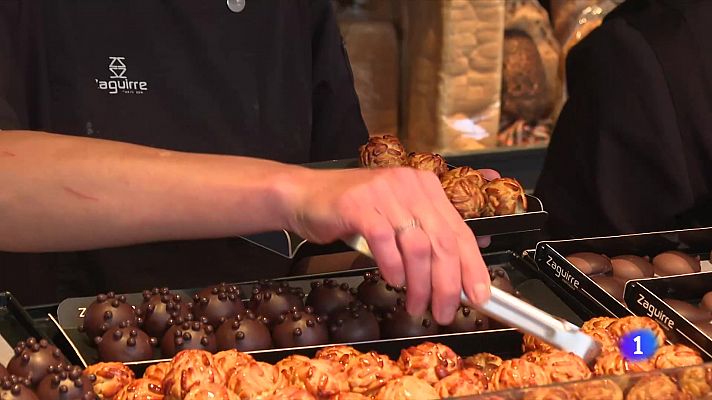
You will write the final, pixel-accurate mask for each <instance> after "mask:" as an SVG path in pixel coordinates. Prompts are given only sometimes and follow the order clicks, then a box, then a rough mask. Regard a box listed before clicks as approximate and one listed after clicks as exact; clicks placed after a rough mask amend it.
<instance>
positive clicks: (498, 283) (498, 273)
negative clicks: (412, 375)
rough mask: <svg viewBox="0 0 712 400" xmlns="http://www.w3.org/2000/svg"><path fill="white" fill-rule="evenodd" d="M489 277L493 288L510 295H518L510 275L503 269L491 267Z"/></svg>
mask: <svg viewBox="0 0 712 400" xmlns="http://www.w3.org/2000/svg"><path fill="white" fill-rule="evenodd" d="M489 276H490V281H491V284H492V286H494V287H496V288H497V289H499V290H502V291H505V292H507V293H509V294H516V291H515V290H514V286H512V281H510V280H509V274H507V271H505V270H504V268H502V267H489Z"/></svg>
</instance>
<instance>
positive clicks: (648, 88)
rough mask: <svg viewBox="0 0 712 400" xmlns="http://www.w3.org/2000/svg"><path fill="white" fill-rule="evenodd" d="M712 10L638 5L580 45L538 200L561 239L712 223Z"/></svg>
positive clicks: (690, 1)
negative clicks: (711, 23) (567, 96)
mask: <svg viewBox="0 0 712 400" xmlns="http://www.w3.org/2000/svg"><path fill="white" fill-rule="evenodd" d="M710 18H712V2H710V1H705V0H680V1H678V0H669V1H667V0H628V1H626V2H625V3H623V4H622V5H620V6H619V7H618V8H617V9H615V10H614V11H612V12H611V13H610V14H609V15H608V16H607V17H606V18H605V21H604V22H603V24H602V25H601V26H600V27H599V28H597V29H596V30H595V31H593V32H592V33H591V34H590V35H589V36H588V37H586V38H585V39H584V40H582V41H581V43H579V44H578V45H577V46H575V47H574V48H573V49H572V50H571V52H570V54H569V57H568V60H567V70H566V71H567V72H566V74H567V81H568V92H569V99H568V101H567V103H566V105H565V107H564V109H563V111H562V113H561V116H560V118H559V121H558V123H557V126H556V129H555V131H554V134H553V135H552V140H551V143H550V146H549V150H548V154H547V158H546V162H545V165H544V169H543V171H542V174H541V177H540V179H539V182H538V184H537V188H536V195H537V196H539V197H540V198H541V199H542V202H543V204H544V208H545V209H546V210H547V211H548V212H549V219H548V227H547V230H548V234H549V235H550V236H552V237H556V238H566V237H573V236H576V237H585V236H594V235H612V234H625V233H634V232H649V231H658V230H666V229H677V228H687V227H696V226H711V225H712V173H710V171H712V133H710V132H711V131H712V40H710V38H711V37H712V26H711V25H710V24H709V20H710Z"/></svg>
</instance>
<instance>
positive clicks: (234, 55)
mask: <svg viewBox="0 0 712 400" xmlns="http://www.w3.org/2000/svg"><path fill="white" fill-rule="evenodd" d="M0 7H1V8H0V79H1V81H0V128H1V129H3V130H17V129H27V130H34V131H46V132H54V133H62V134H68V135H75V136H81V137H89V138H97V139H109V140H112V141H119V142H125V143H132V144H139V145H146V146H152V147H156V148H161V149H167V150H172V151H179V152H191V153H204V154H226V155H240V156H249V157H255V158H263V159H272V160H278V161H281V162H286V163H297V164H299V163H307V162H312V161H322V160H328V159H339V158H352V157H355V156H356V155H357V151H358V147H359V145H360V144H362V143H364V142H365V141H366V139H367V132H366V128H365V125H364V122H363V120H362V117H361V114H360V109H359V103H358V99H357V97H356V94H355V91H354V88H353V76H352V72H351V70H350V67H349V62H348V59H347V56H346V51H345V48H344V44H343V42H342V39H341V36H340V34H339V31H338V27H337V24H336V20H335V18H334V14H333V10H332V9H331V4H330V2H329V1H328V0H312V1H307V0H281V1H278V0H273V1H263V0H260V1H249V0H248V1H247V2H245V1H244V0H230V1H228V2H227V7H226V3H225V1H219V0H214V1H200V2H196V1H193V0H174V1H170V2H146V1H143V0H129V1H123V2H92V3H85V2H74V1H68V0H64V1H63V0H43V1H36V2H24V1H20V0H17V1H12V0H11V1H5V2H2V3H0ZM0 135H3V133H2V132H0ZM5 135H6V138H9V137H10V136H9V135H10V134H9V133H5ZM16 135H18V134H17V133H16ZM19 135H20V136H17V138H18V139H17V140H23V139H22V135H21V134H19ZM30 136H32V135H31V134H30ZM32 138H33V139H32V140H35V139H37V141H38V143H40V142H42V143H45V142H43V140H44V139H43V138H41V137H36V136H32ZM11 140H12V139H11ZM57 140H60V142H57V143H60V144H58V145H57V146H60V147H61V146H64V145H65V142H62V141H61V139H57ZM72 143H73V142H71V143H70V142H66V145H67V146H69V147H71V148H74V147H73V146H74V144H72ZM45 145H46V143H45ZM38 146H40V147H41V145H40V144H38ZM80 146H85V147H82V148H84V149H86V151H88V152H92V151H99V152H101V151H105V150H104V149H103V148H102V147H101V146H100V145H97V146H96V147H94V143H86V144H82V145H80ZM107 146H109V148H110V149H111V150H106V151H107V154H109V155H110V157H113V155H114V154H115V151H118V150H115V149H114V148H113V147H111V146H110V145H107ZM125 151H126V152H127V154H131V156H127V157H128V158H129V159H131V160H134V159H133V156H134V155H135V152H138V153H140V152H141V151H142V150H136V149H133V148H131V149H129V148H127V149H126V150H125ZM38 152H41V151H39V150H38ZM110 157H109V158H110ZM196 157H197V156H196ZM184 158H185V159H184ZM179 159H180V160H181V161H180V162H179V164H180V166H181V168H184V167H185V164H184V162H187V163H188V164H189V163H190V161H186V159H188V160H189V159H190V158H188V157H183V158H181V157H179ZM200 160H203V161H205V164H200V162H199V161H196V163H197V164H196V168H203V167H205V168H208V167H207V165H208V164H210V165H213V164H214V163H217V164H219V165H221V166H222V165H223V164H222V161H221V160H220V159H219V158H210V157H208V158H200ZM206 160H207V161H206ZM152 161H153V159H152ZM255 163H257V161H255ZM147 165H150V166H155V164H147ZM226 165H230V164H229V163H227V164H226ZM238 165H241V166H242V167H245V168H246V167H247V164H238ZM259 165H263V164H259ZM48 168H51V167H50V166H48ZM238 168H240V167H238ZM265 168H266V167H265ZM246 169H247V168H246ZM177 170H180V169H177ZM186 171H187V170H186ZM206 171H207V172H209V173H210V174H215V173H217V172H216V170H214V169H210V168H208V169H206ZM290 171H292V170H290ZM147 172H149V171H147ZM255 174H257V173H255ZM356 174H360V175H353V173H352V175H344V178H343V179H342V181H343V182H345V183H346V184H347V185H349V184H350V183H349V182H348V181H349V180H350V179H353V180H354V181H358V180H360V179H361V180H363V183H364V184H365V183H366V182H369V181H370V180H371V179H373V178H374V177H375V176H376V175H377V174H378V173H375V172H373V173H372V172H369V171H360V172H356ZM363 174H366V175H364V176H362V175H363ZM393 174H398V172H393V173H391V172H386V173H385V175H384V176H391V175H393ZM210 176H212V175H210ZM344 179H345V181H344ZM427 179H429V178H427ZM427 179H426V180H427ZM318 183H319V182H312V185H311V186H313V187H316V185H318ZM428 184H429V185H430V186H433V185H435V182H432V181H429V182H428ZM179 186H180V185H179ZM334 186H338V185H334ZM437 188H438V191H437V193H438V194H436V195H433V194H432V193H435V192H432V193H430V194H427V195H425V194H424V195H423V196H418V195H417V194H416V195H413V194H412V193H411V194H410V195H409V196H410V197H409V198H411V197H412V198H414V199H415V200H416V202H418V201H420V204H415V206H418V207H420V206H425V207H426V208H427V207H431V208H432V207H433V205H434V203H431V201H435V200H437V201H441V202H442V201H443V199H444V194H442V190H440V189H439V183H438V184H437ZM64 189H65V191H66V192H67V193H65V194H69V195H72V196H75V197H77V198H81V199H83V200H92V194H86V193H83V192H82V191H81V190H76V189H74V188H64ZM327 189H328V190H334V187H332V188H327ZM336 189H338V188H336ZM199 195H200V194H196V196H199ZM203 195H204V194H203ZM397 196H403V194H402V193H397ZM178 197H180V196H178ZM366 197H368V196H366ZM433 198H435V200H433ZM244 200H245V201H254V200H251V199H247V198H245V199H244ZM258 200H261V198H258ZM379 200H380V199H379ZM396 200H397V199H396ZM444 200H445V201H446V200H447V199H444ZM137 202H139V200H137ZM235 206H236V207H239V204H236V205H235ZM398 207H401V206H400V205H398ZM421 208H422V207H421ZM446 210H447V212H445V213H444V214H447V216H449V217H452V216H453V215H456V212H455V211H454V210H453V209H452V207H446ZM397 211H398V210H395V211H393V212H391V211H389V210H386V212H384V213H383V215H384V217H385V216H388V215H389V214H393V213H397ZM136 212H141V210H137V211H136ZM426 214H427V213H426ZM406 217H408V215H405V214H404V215H403V218H401V221H400V222H396V221H391V222H392V224H393V229H392V232H389V234H390V235H395V237H392V238H391V239H390V240H392V241H393V244H394V245H393V251H399V250H397V248H396V247H395V240H396V239H398V240H399V244H400V245H402V244H403V242H402V241H403V240H404V239H403V238H404V237H406V236H412V235H420V236H425V235H426V232H425V230H428V229H430V228H429V226H434V225H433V221H434V222H438V223H440V224H442V223H444V221H443V220H442V218H443V216H442V215H436V216H433V218H435V219H434V220H433V221H428V218H426V215H425V214H423V217H424V218H423V220H421V221H420V222H421V223H422V226H421V225H419V224H409V223H408V224H406V222H407V221H406V220H410V219H413V218H415V217H417V213H416V214H414V215H413V216H409V218H410V219H409V218H406ZM226 218H228V217H227V216H226ZM119 219H120V217H119ZM413 220H414V221H415V219H413ZM452 221H454V220H451V221H450V225H452ZM67 223H68V224H72V223H78V222H74V221H69V222H67ZM399 224H400V225H399ZM429 224H430V225H429ZM454 224H455V225H454V226H456V228H453V229H456V230H458V231H459V233H458V234H459V235H461V236H463V237H465V238H464V239H463V240H464V242H463V241H462V240H460V241H449V242H448V243H447V244H446V245H443V246H440V245H438V246H436V247H437V248H434V250H433V251H434V252H435V254H434V258H433V260H435V261H433V263H434V265H433V266H435V264H437V263H445V264H446V266H445V267H444V268H445V269H443V270H442V271H443V272H440V273H439V274H434V275H433V278H434V279H439V280H440V281H434V282H433V287H436V288H437V287H443V288H446V291H447V293H445V294H444V295H443V296H440V293H439V290H437V289H436V295H435V299H436V308H438V310H435V311H436V316H437V314H441V318H440V319H441V320H442V315H446V314H451V313H453V312H454V308H455V307H456V306H457V302H459V300H457V301H456V297H457V295H458V294H459V289H458V290H455V289H457V288H459V287H460V286H461V285H459V282H460V279H461V276H460V275H461V273H462V275H463V276H462V279H467V280H468V281H469V282H473V284H474V283H478V288H479V290H480V291H482V292H483V293H482V294H480V295H479V297H478V296H475V294H474V291H475V289H474V288H473V287H472V286H469V287H467V288H466V289H467V290H468V293H470V294H471V295H472V297H473V298H475V297H478V298H480V299H481V298H483V296H486V295H487V294H486V285H487V282H486V281H487V275H486V270H485V269H484V266H483V263H482V260H481V257H479V253H478V252H477V250H476V244H475V241H474V237H473V236H472V234H471V232H469V230H467V229H466V227H465V225H464V223H462V221H461V219H460V218H459V216H457V222H455V223H454ZM406 226H407V227H406ZM190 228H192V227H180V229H186V230H190ZM401 228H402V229H401ZM411 228H414V229H411ZM421 228H422V229H421ZM450 228H451V227H448V228H446V229H447V230H449V229H450ZM73 229H75V230H81V229H89V228H84V227H73ZM106 229H111V228H106ZM340 229H341V228H340ZM366 230H368V229H366ZM218 231H219V230H218ZM430 231H431V232H430V233H432V231H433V229H430ZM206 232H208V233H207V234H206V235H205V236H207V237H213V235H214V234H215V233H216V231H214V230H208V231H206ZM361 233H369V232H361ZM448 233H451V232H448ZM159 236H160V237H166V236H171V235H170V234H168V235H166V234H163V235H159ZM182 236H184V235H182V234H176V237H178V238H183V237H182ZM197 236H201V235H200V234H199V235H197ZM308 236H309V235H307V237H308ZM376 236H378V235H376ZM151 237H153V236H151ZM450 237H451V238H454V237H455V236H454V235H452V234H450ZM425 238H426V239H427V238H428V236H425ZM332 239H335V238H332ZM427 240H428V242H427V243H428V251H427V263H425V264H423V263H422V262H420V264H419V265H418V266H417V267H418V268H419V269H420V270H419V271H416V269H414V268H411V269H410V271H411V272H412V274H409V275H412V276H408V282H409V283H410V281H411V280H412V279H413V277H414V276H416V275H422V274H423V273H424V271H426V272H428V276H427V279H426V280H425V281H422V282H418V283H417V284H415V285H410V286H411V287H412V289H413V290H410V291H409V293H411V292H412V294H409V296H413V297H415V298H417V299H418V300H419V301H418V302H417V303H418V304H416V303H413V304H416V308H421V307H424V306H425V304H426V303H427V300H428V297H429V296H430V289H431V288H430V282H429V280H430V273H429V271H430V264H431V262H430V261H431V260H430V243H429V240H430V239H427ZM119 242H120V243H121V241H120V240H119ZM459 242H462V243H459ZM102 243H103V242H102ZM419 243H421V244H422V243H423V241H422V240H420V241H419ZM463 243H464V245H463ZM453 244H454V246H455V248H453V247H452V246H453ZM372 245H373V243H372ZM458 245H463V246H462V247H461V248H460V249H458V248H457V246H458ZM406 247H408V246H406ZM421 247H422V246H421ZM92 248H93V246H92ZM441 248H445V250H444V251H441ZM463 248H466V249H467V250H466V251H465V253H467V254H466V255H464V256H466V257H467V258H468V260H467V261H466V262H463V265H464V264H465V263H466V264H467V265H468V268H463V271H460V263H459V262H457V258H455V259H453V257H458V256H459V254H457V253H459V252H461V251H462V249H463ZM33 250H34V249H33ZM374 250H376V249H374ZM406 253H407V252H404V255H403V257H405V258H408V256H407V255H406ZM438 253H439V254H440V255H441V256H447V257H441V258H442V260H438V257H437V255H438ZM377 255H378V254H377ZM381 256H382V255H381ZM422 256H424V254H421V258H423V257H422ZM464 256H463V257H464ZM25 257H27V258H25ZM398 258H399V261H398V262H400V263H401V266H402V264H403V262H402V261H401V260H400V256H398ZM406 263H407V262H406ZM0 264H2V265H3V271H5V272H3V274H5V276H4V277H1V278H2V282H3V283H5V282H11V283H12V284H11V285H9V286H10V287H13V288H16V289H17V290H22V288H23V284H22V283H23V282H26V280H27V279H28V274H29V275H30V276H31V279H32V280H33V282H34V281H46V282H49V284H50V285H56V287H57V288H58V290H56V291H54V293H50V292H51V288H46V289H45V292H46V293H45V294H46V296H47V297H48V298H49V300H53V299H61V298H64V297H68V296H79V295H93V294H96V293H98V292H104V291H107V290H114V291H117V292H134V291H139V290H142V289H146V288H149V287H151V286H155V285H167V286H170V287H173V288H179V287H200V286H205V285H209V284H214V283H217V282H219V281H225V280H228V281H243V280H249V279H255V278H270V277H275V276H280V275H284V274H285V273H286V272H287V270H288V267H289V264H290V263H289V262H288V261H287V260H284V259H281V258H280V257H279V256H276V255H270V254H266V253H265V252H264V250H262V249H257V248H255V247H254V246H251V245H249V244H247V243H246V242H244V241H242V240H241V239H206V240H198V241H184V240H182V241H169V242H165V241H164V242H159V243H152V244H145V245H136V246H125V247H118V248H108V249H101V250H90V251H82V252H76V253H51V254H42V255H37V254H33V255H18V254H4V255H3V256H2V258H0ZM28 266H29V267H32V268H37V270H36V271H35V270H28ZM43 267H44V268H43ZM381 267H382V268H383V267H384V266H383V265H381ZM47 268H49V269H50V271H53V272H55V274H53V275H52V274H48V272H47ZM424 268H425V269H424ZM453 268H455V269H456V270H455V269H453ZM391 269H393V268H391ZM465 270H467V271H465ZM445 271H450V272H455V273H446V272H445ZM45 275H47V276H48V278H47V279H45V277H44V276H45ZM50 275H51V276H52V278H49V276H50ZM393 277H395V278H393ZM392 279H395V280H396V281H398V280H402V282H401V283H405V281H404V279H405V276H404V272H403V271H400V272H399V274H397V275H392ZM445 281H447V283H446V282H445ZM452 283H458V285H456V286H455V285H453V284H452ZM5 285H7V284H5ZM418 286H423V288H422V290H417V289H418ZM426 286H427V287H426ZM6 287H7V286H6ZM25 287H26V285H25ZM32 291H33V292H34V293H37V294H38V295H35V297H34V298H33V297H32V296H30V295H29V294H27V293H23V295H22V296H21V299H22V300H23V301H26V302H32V301H33V300H36V297H39V295H40V294H41V293H42V290H38V289H37V286H35V287H33V289H32ZM455 292H457V293H455ZM52 294H53V295H54V297H53V298H52ZM25 299H28V300H25ZM443 299H447V301H446V302H443ZM42 300H44V299H42ZM438 302H439V304H437V303H438ZM445 303H448V304H445ZM442 310H445V311H442Z"/></svg>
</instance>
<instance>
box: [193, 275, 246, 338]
mask: <svg viewBox="0 0 712 400" xmlns="http://www.w3.org/2000/svg"><path fill="white" fill-rule="evenodd" d="M244 311H245V306H244V305H243V304H242V297H241V293H240V288H238V287H237V286H236V285H228V284H226V283H221V284H219V285H215V286H211V287H207V288H205V289H203V290H201V291H199V292H198V293H196V294H195V295H194V296H193V316H194V317H195V319H196V320H200V319H202V318H205V319H207V321H208V323H209V324H210V325H212V326H213V328H215V329H217V328H218V327H219V326H220V325H221V324H222V323H223V322H225V320H226V319H228V318H232V317H234V316H236V315H237V314H240V313H243V312H244Z"/></svg>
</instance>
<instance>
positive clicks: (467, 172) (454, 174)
mask: <svg viewBox="0 0 712 400" xmlns="http://www.w3.org/2000/svg"><path fill="white" fill-rule="evenodd" d="M459 178H467V179H470V180H471V181H472V182H473V183H474V184H475V185H477V186H479V187H482V186H484V184H485V183H487V179H485V176H484V175H482V173H481V172H480V171H478V170H476V169H474V168H470V167H457V168H453V169H451V170H449V171H447V172H445V173H444V174H443V175H442V176H441V177H440V182H441V183H442V186H443V187H444V186H447V185H448V184H449V183H450V181H452V180H456V179H459Z"/></svg>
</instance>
